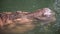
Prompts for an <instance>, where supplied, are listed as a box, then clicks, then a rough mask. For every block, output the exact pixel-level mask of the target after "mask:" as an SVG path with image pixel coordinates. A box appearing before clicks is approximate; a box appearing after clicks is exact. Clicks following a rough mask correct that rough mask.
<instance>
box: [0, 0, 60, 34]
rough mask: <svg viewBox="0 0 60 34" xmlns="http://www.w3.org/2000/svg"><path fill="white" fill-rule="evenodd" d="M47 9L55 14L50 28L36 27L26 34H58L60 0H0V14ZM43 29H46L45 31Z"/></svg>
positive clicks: (59, 28) (59, 29)
mask: <svg viewBox="0 0 60 34" xmlns="http://www.w3.org/2000/svg"><path fill="white" fill-rule="evenodd" d="M45 7H48V8H50V9H52V10H54V11H55V12H56V16H57V17H56V18H57V20H56V22H55V23H54V24H52V25H51V26H50V27H48V26H41V27H36V29H35V30H34V31H31V32H28V34H59V33H60V23H59V22H60V0H0V12H3V11H13V12H14V11H19V10H20V11H29V12H32V11H35V10H37V9H40V8H45ZM44 27H46V28H47V27H48V28H47V29H46V31H45V29H44Z"/></svg>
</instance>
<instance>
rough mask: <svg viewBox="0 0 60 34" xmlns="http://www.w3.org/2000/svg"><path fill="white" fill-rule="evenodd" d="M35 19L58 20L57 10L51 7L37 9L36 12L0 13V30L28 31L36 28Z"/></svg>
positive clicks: (9, 31) (48, 21)
mask: <svg viewBox="0 0 60 34" xmlns="http://www.w3.org/2000/svg"><path fill="white" fill-rule="evenodd" d="M34 21H42V22H44V23H50V22H54V21H56V17H55V12H53V11H52V10H51V9H49V8H42V9H37V10H35V11H34V12H25V11H16V12H1V13H0V30H2V31H3V32H8V33H11V32H20V33H23V32H26V31H30V30H32V29H34V28H35V26H36V24H34V23H35V22H34Z"/></svg>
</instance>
